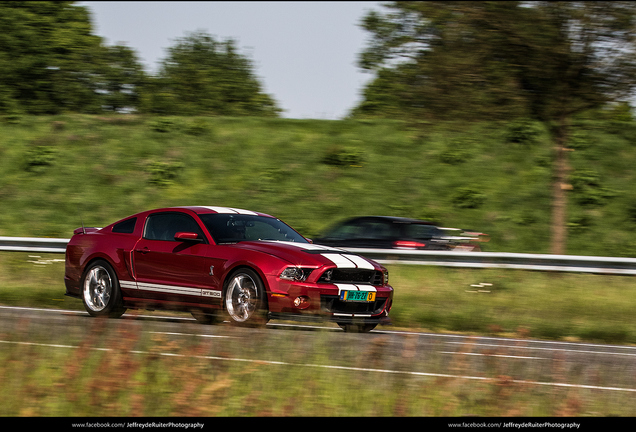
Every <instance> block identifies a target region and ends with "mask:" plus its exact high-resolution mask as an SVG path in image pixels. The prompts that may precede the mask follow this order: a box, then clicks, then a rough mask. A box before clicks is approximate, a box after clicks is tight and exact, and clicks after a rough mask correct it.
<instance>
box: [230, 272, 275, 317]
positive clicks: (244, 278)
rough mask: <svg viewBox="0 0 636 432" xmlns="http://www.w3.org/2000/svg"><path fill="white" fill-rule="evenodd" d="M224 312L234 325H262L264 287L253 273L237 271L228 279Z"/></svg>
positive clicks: (264, 309) (264, 306)
mask: <svg viewBox="0 0 636 432" xmlns="http://www.w3.org/2000/svg"><path fill="white" fill-rule="evenodd" d="M224 299H225V300H224V302H225V312H226V313H227V315H228V316H229V318H230V321H231V322H232V323H234V324H264V323H266V322H267V319H266V312H267V311H266V309H267V307H266V300H265V286H264V285H263V281H262V280H261V278H260V277H259V276H258V274H256V272H255V271H253V270H251V269H248V268H244V269H239V270H237V271H236V272H234V273H232V275H231V276H230V277H229V278H228V281H227V283H226V284H225V289H224Z"/></svg>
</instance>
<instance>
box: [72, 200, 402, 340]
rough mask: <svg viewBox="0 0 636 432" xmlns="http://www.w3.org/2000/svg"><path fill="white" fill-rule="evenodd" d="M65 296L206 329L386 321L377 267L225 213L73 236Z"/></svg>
mask: <svg viewBox="0 0 636 432" xmlns="http://www.w3.org/2000/svg"><path fill="white" fill-rule="evenodd" d="M65 273H66V274H65V276H64V281H65V284H66V295H68V296H71V297H76V298H80V299H82V300H83V302H84V306H85V307H86V310H87V311H88V313H89V314H91V315H93V316H109V317H119V316H121V315H122V314H123V313H124V312H125V311H126V308H137V309H172V310H180V311H187V312H191V313H192V315H193V316H194V317H195V318H196V319H197V320H198V321H201V322H213V321H214V320H215V319H216V318H217V317H219V316H225V317H227V318H229V320H230V321H231V322H235V323H258V322H261V323H262V322H266V321H267V320H268V319H296V320H299V319H300V320H304V319H312V318H318V319H325V318H326V319H328V320H331V321H334V322H336V323H337V324H338V325H340V327H342V328H343V329H344V330H345V331H370V330H372V329H373V328H375V327H376V325H378V324H384V323H388V322H389V318H388V315H389V311H390V309H391V306H392V299H393V288H392V287H391V286H390V285H389V284H388V272H387V270H386V269H385V268H384V267H382V266H381V265H379V264H377V263H375V262H373V261H370V260H368V259H366V258H364V257H361V256H359V255H355V254H352V253H349V252H346V251H344V250H342V249H336V248H332V247H328V246H320V245H314V244H312V243H311V242H310V241H309V240H307V239H306V238H304V237H303V236H301V235H300V234H298V233H297V232H296V231H294V230H293V229H292V228H290V227H289V226H288V225H286V224H285V223H283V222H282V221H280V220H279V219H277V218H275V217H272V216H269V215H266V214H262V213H257V212H253V211H249V210H241V209H234V208H227V207H208V206H192V207H172V208H163V209H157V210H150V211H145V212H141V213H137V214H135V215H132V216H129V217H127V218H125V219H122V220H120V221H118V222H115V223H113V224H111V225H108V226H107V227H105V228H77V229H76V230H75V231H74V233H73V237H72V238H71V240H70V241H69V243H68V246H67V248H66V272H65Z"/></svg>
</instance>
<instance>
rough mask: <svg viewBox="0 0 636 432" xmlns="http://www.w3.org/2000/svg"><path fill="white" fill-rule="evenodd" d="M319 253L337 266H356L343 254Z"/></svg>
mask: <svg viewBox="0 0 636 432" xmlns="http://www.w3.org/2000/svg"><path fill="white" fill-rule="evenodd" d="M321 255H322V256H324V257H325V258H327V259H328V260H329V261H331V262H333V263H334V264H335V265H336V266H337V267H338V268H358V266H356V263H354V262H353V261H351V260H350V259H349V258H347V257H346V256H345V255H342V254H335V253H324V254H321Z"/></svg>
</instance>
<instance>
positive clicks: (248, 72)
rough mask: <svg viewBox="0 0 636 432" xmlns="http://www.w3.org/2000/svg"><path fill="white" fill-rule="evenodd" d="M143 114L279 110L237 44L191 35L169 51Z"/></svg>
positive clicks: (266, 112)
mask: <svg viewBox="0 0 636 432" xmlns="http://www.w3.org/2000/svg"><path fill="white" fill-rule="evenodd" d="M168 52H169V55H168V57H167V58H166V59H165V60H164V61H163V62H162V65H161V69H160V71H159V75H158V77H157V80H156V81H155V82H154V83H153V87H154V90H153V93H154V92H156V93H158V94H159V95H161V96H160V97H154V96H150V98H149V99H148V100H147V101H146V105H145V106H144V110H146V111H148V112H153V113H157V112H158V113H163V114H180V115H201V114H207V115H266V116H277V115H278V113H279V112H280V109H278V108H277V107H276V104H275V102H274V100H273V99H272V98H271V97H270V96H268V95H267V94H265V93H263V92H262V90H261V85H260V83H259V82H258V80H257V79H256V77H255V76H254V74H253V72H252V64H251V62H250V61H249V59H247V58H246V57H244V56H242V55H240V54H239V53H238V52H237V49H236V42H235V41H233V40H231V39H230V40H227V41H224V42H218V41H216V40H215V39H214V38H213V37H212V36H210V35H208V34H206V33H204V32H195V33H191V34H189V35H187V36H185V37H183V38H180V39H178V40H177V41H176V44H175V45H174V46H172V47H171V48H169V50H168Z"/></svg>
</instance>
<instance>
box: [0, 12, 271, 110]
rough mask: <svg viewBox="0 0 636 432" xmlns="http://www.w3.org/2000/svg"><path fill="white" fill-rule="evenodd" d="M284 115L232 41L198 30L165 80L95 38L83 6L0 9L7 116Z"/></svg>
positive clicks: (174, 57)
mask: <svg viewBox="0 0 636 432" xmlns="http://www.w3.org/2000/svg"><path fill="white" fill-rule="evenodd" d="M103 111H109V112H134V111H141V112H150V113H155V114H163V115H173V114H189V115H197V114H206V115H235V116H243V115H258V116H277V115H278V114H279V113H280V111H281V110H280V109H279V108H278V107H277V106H276V102H275V101H274V99H273V98H272V97H271V96H269V95H267V94H265V93H263V92H262V90H261V84H260V82H259V81H258V79H257V78H256V77H255V75H254V72H253V65H252V63H251V62H250V61H249V59H247V58H246V57H244V56H242V55H241V54H239V53H238V52H237V48H236V43H235V42H234V41H233V40H228V41H226V42H217V41H215V40H214V39H213V38H212V37H211V36H209V35H207V34H205V33H202V32H196V33H192V34H190V35H188V36H186V37H184V38H181V39H178V40H177V41H176V44H175V46H173V47H171V48H169V56H168V57H167V58H166V59H165V60H164V61H163V63H162V68H161V70H160V72H159V75H158V76H148V75H147V74H146V73H145V71H144V70H143V67H142V66H141V64H140V62H139V59H138V56H137V53H136V52H135V51H134V50H132V49H131V48H128V47H126V46H122V45H114V46H106V45H105V44H104V43H103V40H102V38H100V37H98V36H95V35H94V34H93V29H92V25H91V21H90V16H89V10H88V7H87V6H80V5H78V4H76V2H71V1H61V2H49V1H45V2H22V1H16V2H1V3H0V113H4V114H5V121H6V120H9V119H11V118H16V117H15V116H17V115H18V114H19V113H20V112H26V113H29V114H60V113H65V112H79V113H98V112H103Z"/></svg>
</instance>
